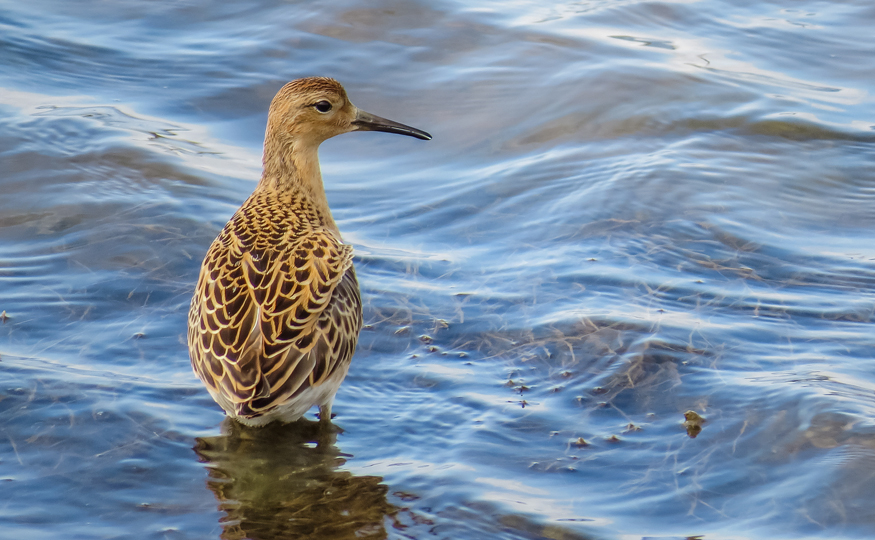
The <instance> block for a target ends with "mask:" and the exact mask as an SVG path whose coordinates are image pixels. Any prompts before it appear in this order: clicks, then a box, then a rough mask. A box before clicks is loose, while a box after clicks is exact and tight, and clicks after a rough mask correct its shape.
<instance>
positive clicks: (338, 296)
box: [188, 77, 431, 425]
mask: <svg viewBox="0 0 875 540" xmlns="http://www.w3.org/2000/svg"><path fill="white" fill-rule="evenodd" d="M368 130H370V131H387V132H391V133H400V134H404V135H411V136H414V137H417V138H420V139H430V138H431V136H430V135H428V134H427V133H425V132H422V131H420V130H417V129H415V128H411V127H409V126H405V125H403V124H398V123H395V122H392V121H389V120H386V119H383V118H380V117H377V116H373V115H370V114H368V113H365V112H364V111H359V110H358V109H356V108H355V106H353V105H352V103H350V102H349V99H348V98H347V97H346V92H345V91H344V90H343V87H341V86H340V84H339V83H337V82H336V81H334V80H333V79H328V78H324V77H313V78H309V79H299V80H297V81H293V82H291V83H289V84H287V85H286V86H285V87H283V89H282V90H280V92H279V93H278V94H277V96H276V97H275V98H274V100H273V102H272V103H271V107H270V111H269V114H268V124H267V130H266V133H265V143H264V172H263V174H262V178H261V181H260V182H259V184H258V186H257V187H256V189H255V191H254V192H253V194H252V195H251V196H250V197H249V199H248V200H247V201H246V202H245V203H243V206H241V207H240V209H239V210H237V212H236V213H235V214H234V216H233V217H232V218H231V220H230V221H228V223H227V224H226V225H225V227H224V229H222V232H221V233H220V234H219V236H218V237H217V238H216V240H215V241H213V244H212V245H211V246H210V248H209V250H208V251H207V254H206V257H205V258H204V262H203V265H202V267H201V272H200V277H199V278H198V283H197V287H196V289H195V294H194V297H193V298H192V302H191V309H190V311H189V327H188V346H189V352H190V355H191V363H192V367H193V369H194V372H195V373H196V374H197V376H198V377H199V378H200V379H201V380H202V381H203V382H204V384H205V385H206V386H207V390H209V392H210V394H211V395H212V396H213V399H215V400H216V402H217V403H218V404H219V405H220V406H221V407H222V408H223V409H224V410H225V411H226V412H227V413H228V414H229V415H230V416H232V417H234V418H236V419H237V420H238V421H240V422H242V423H244V424H247V425H264V424H266V423H268V422H271V421H273V420H281V421H292V420H295V419H297V418H299V417H300V416H301V415H303V414H304V413H305V412H306V411H307V410H309V409H310V408H311V407H312V406H313V405H318V406H319V407H320V414H321V419H322V421H323V422H326V423H327V422H329V421H330V416H331V403H332V401H333V399H334V394H335V393H336V392H337V389H338V387H339V386H340V383H341V382H342V381H343V379H344V377H346V373H347V370H348V369H349V364H350V360H351V359H352V355H353V352H354V351H355V346H356V342H357V340H358V334H359V330H361V326H362V308H361V298H360V295H359V288H358V282H357V281H356V276H355V270H354V269H353V265H352V258H353V254H352V251H353V250H352V247H351V246H349V245H347V244H344V243H343V241H342V239H341V236H340V232H339V231H338V229H337V226H336V225H335V223H334V220H333V219H332V217H331V212H330V210H329V209H328V202H327V200H326V198H325V190H324V188H323V186H322V177H321V173H320V172H319V162H318V156H317V149H318V147H319V144H320V143H321V142H322V141H324V140H325V139H328V138H330V137H333V136H334V135H339V134H341V133H345V132H348V131H368Z"/></svg>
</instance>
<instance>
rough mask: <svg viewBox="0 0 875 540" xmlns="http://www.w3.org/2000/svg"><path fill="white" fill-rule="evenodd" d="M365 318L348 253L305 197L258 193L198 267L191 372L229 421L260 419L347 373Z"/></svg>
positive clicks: (192, 312)
mask: <svg viewBox="0 0 875 540" xmlns="http://www.w3.org/2000/svg"><path fill="white" fill-rule="evenodd" d="M338 290H339V292H338ZM361 317H362V315H361V299H360V297H359V292H358V283H357V282H356V277H355V271H354V270H353V267H352V247H351V246H348V245H345V244H343V243H342V242H341V241H340V239H339V238H337V236H336V234H335V233H333V232H332V231H331V230H329V229H327V228H325V227H323V226H321V225H320V224H319V219H318V216H317V215H316V213H315V211H314V209H313V208H312V207H311V206H310V205H309V204H308V203H307V202H306V201H305V200H303V199H302V198H300V197H296V196H294V195H291V194H274V193H259V192H256V193H254V194H253V195H252V196H251V197H250V198H249V199H248V200H247V201H246V202H245V203H244V204H243V206H242V207H241V208H240V209H239V210H238V211H237V213H236V214H235V215H234V217H233V218H231V220H230V221H229V222H228V223H227V225H225V228H224V229H223V230H222V232H221V233H220V234H219V236H218V238H216V240H215V241H214V242H213V244H212V246H211V247H210V249H209V251H208V252H207V255H206V257H205V259H204V263H203V266H202V267H201V273H200V277H199V279H198V283H197V288H196V290H195V294H194V297H193V298H192V303H191V310H190V312H189V336H188V341H189V350H190V352H191V360H192V366H193V368H194V370H195V373H196V374H197V375H198V377H199V378H200V379H201V380H202V381H203V382H204V383H205V384H206V385H207V388H208V389H209V390H210V393H211V394H212V395H213V396H214V397H216V398H217V401H219V403H220V404H221V405H223V408H226V410H228V412H229V413H231V414H232V415H233V416H237V417H243V419H251V418H256V417H258V416H261V415H262V414H264V413H267V412H270V411H271V410H273V409H275V408H276V407H278V406H280V405H282V404H284V403H285V402H286V401H288V400H289V399H292V398H294V397H295V396H297V395H300V394H301V392H302V391H303V390H305V389H307V388H310V387H316V386H319V385H321V384H323V383H324V382H325V381H326V380H328V379H329V378H330V376H331V375H332V374H335V373H337V372H338V370H340V371H342V372H343V373H344V374H345V372H346V369H347V368H348V365H349V362H350V360H351V358H352V353H353V351H354V350H355V345H356V341H357V339H358V333H359V330H360V329H361V324H362V322H361ZM317 404H318V403H317ZM230 407H233V410H230ZM308 408H309V407H308Z"/></svg>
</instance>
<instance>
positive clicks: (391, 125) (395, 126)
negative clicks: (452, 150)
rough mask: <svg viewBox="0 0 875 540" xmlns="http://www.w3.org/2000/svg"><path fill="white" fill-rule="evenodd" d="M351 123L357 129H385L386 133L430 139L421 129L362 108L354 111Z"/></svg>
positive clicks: (424, 139)
mask: <svg viewBox="0 0 875 540" xmlns="http://www.w3.org/2000/svg"><path fill="white" fill-rule="evenodd" d="M352 125H354V126H355V127H356V130H357V131H385V132H386V133H397V134H398V135H409V136H410V137H416V138H417V139H422V140H423V141H430V140H431V135H429V134H428V133H426V132H424V131H422V130H421V129H416V128H415V127H410V126H405V125H404V124H399V123H398V122H393V121H391V120H387V119H385V118H381V117H379V116H377V115H374V114H371V113H367V112H365V111H362V110H359V111H358V112H357V113H356V115H355V120H353V121H352Z"/></svg>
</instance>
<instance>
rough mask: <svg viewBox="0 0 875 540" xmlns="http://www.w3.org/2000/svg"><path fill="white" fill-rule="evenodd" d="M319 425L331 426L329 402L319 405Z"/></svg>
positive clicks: (323, 426) (323, 427)
mask: <svg viewBox="0 0 875 540" xmlns="http://www.w3.org/2000/svg"><path fill="white" fill-rule="evenodd" d="M319 426H320V427H321V428H322V429H325V428H327V427H330V426H331V403H326V404H325V405H320V406H319Z"/></svg>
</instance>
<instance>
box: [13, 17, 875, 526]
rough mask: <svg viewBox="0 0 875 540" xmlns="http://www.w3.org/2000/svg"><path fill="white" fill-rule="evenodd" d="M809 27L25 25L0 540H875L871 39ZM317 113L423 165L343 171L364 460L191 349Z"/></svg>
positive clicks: (465, 21) (367, 150)
mask: <svg viewBox="0 0 875 540" xmlns="http://www.w3.org/2000/svg"><path fill="white" fill-rule="evenodd" d="M789 5H791V4H786V5H780V4H770V3H763V2H749V3H739V2H718V1H702V2H684V1H678V2H635V1H616V2H607V1H602V2H570V3H564V4H563V3H556V4H548V3H544V2H517V3H512V4H508V3H504V2H480V3H473V4H472V3H453V2H444V3H433V2H422V3H414V2H400V1H393V0H378V1H377V2H361V1H360V2H355V1H346V2H340V3H322V2H320V3H317V2H311V3H301V2H298V3H281V2H275V3H268V2H254V1H252V2H247V1H228V2H126V1H119V2H112V3H103V2H90V3H81V2H61V1H55V2H51V1H46V2H41V1H37V2H26V3H25V2H19V3H12V2H6V3H3V4H2V6H0V192H2V197H0V311H4V312H5V316H3V317H0V318H2V319H3V322H2V324H0V336H2V338H0V411H2V420H0V537H3V538H40V539H69V538H137V539H140V538H156V539H158V538H160V539H165V538H168V539H177V538H191V539H200V538H219V537H222V538H226V539H232V538H233V539H238V538H257V539H259V540H266V539H273V538H302V537H309V538H359V537H366V538H367V537H373V538H383V537H390V538H417V539H418V538H446V539H468V538H484V539H485V538H503V539H534V538H551V539H572V538H573V539H578V538H641V537H645V536H647V537H685V536H693V535H702V536H703V537H704V538H730V537H731V538H800V537H824V538H836V537H847V538H853V537H859V538H868V537H871V535H872V534H873V531H875V360H873V358H875V348H873V345H875V333H873V328H872V320H873V311H875V103H873V96H872V93H873V73H875V41H873V39H872V28H873V27H875V9H873V7H872V5H871V3H870V2H857V3H853V2H845V3H824V2H812V1H805V2H801V3H800V2H796V3H792V9H791V8H789V7H786V6H789ZM305 75H330V76H334V77H335V78H337V79H339V80H340V81H341V82H343V83H344V84H345V86H346V87H347V89H348V91H349V93H350V96H351V98H352V99H353V101H354V103H356V104H357V105H358V106H360V107H362V108H363V109H365V110H368V111H371V112H374V113H376V114H380V115H384V116H387V117H390V118H392V119H394V120H398V121H401V122H405V123H409V124H411V125H414V126H416V127H419V128H422V129H425V130H427V131H429V132H431V133H432V134H433V135H434V140H433V141H430V142H427V143H424V142H422V141H416V140H413V139H408V138H405V137H395V136H390V135H385V134H375V133H367V134H351V135H346V136H343V137H340V138H337V139H333V140H331V141H329V142H327V143H326V144H325V145H323V148H322V153H321V154H322V162H323V173H324V176H325V180H326V185H327V189H328V198H329V201H330V203H331V205H332V209H333V212H334V216H335V218H336V220H337V222H338V224H339V226H340V228H341V230H342V231H343V233H344V235H345V238H346V239H347V240H348V241H349V242H350V243H353V244H354V245H355V246H356V254H357V259H356V267H357V271H358V275H359V280H360V282H361V285H362V292H363V298H364V302H365V319H366V324H367V326H366V328H365V330H364V331H363V333H362V336H361V342H360V346H359V349H358V352H357V354H356V356H355V359H354V362H353V366H352V369H351V371H350V375H349V378H348V379H347V381H346V382H345V384H344V385H343V387H342V388H341V390H340V392H339V394H338V397H337V401H336V403H335V407H334V411H335V412H336V413H337V417H336V418H335V423H336V424H337V425H338V426H340V427H341V428H342V429H343V432H342V433H341V434H340V435H338V436H336V437H331V436H329V435H325V434H322V435H320V434H319V433H318V431H317V430H316V429H315V428H314V427H313V426H312V425H310V424H307V423H299V424H295V425H292V426H271V427H268V428H265V429H263V430H251V429H243V428H240V427H239V426H236V425H234V424H233V423H229V422H228V421H223V417H222V414H221V411H220V410H219V409H218V407H217V406H216V405H215V404H214V403H213V402H212V400H211V399H210V398H209V396H208V395H207V393H206V391H205V390H204V389H203V388H202V387H201V385H200V383H199V382H198V381H197V380H196V379H195V377H194V375H193V374H192V373H191V371H190V368H189V361H188V355H187V350H186V347H185V344H184V341H185V340H184V335H185V325H186V312H187V308H188V302H189V298H190V295H191V292H192V290H193V285H194V282H195V279H196V276H197V271H198V268H199V265H200V262H201V259H202V257H203V255H204V253H205V251H206V248H207V246H208V245H209V243H210V242H211V240H212V239H213V238H214V237H215V235H216V234H217V232H218V231H219V229H220V228H221V226H222V225H223V224H224V222H225V221H226V220H227V219H228V217H229V216H230V215H231V214H232V213H233V211H234V209H235V208H236V207H237V206H238V205H239V204H240V203H241V202H242V201H243V200H244V199H245V198H246V196H247V195H248V193H249V192H250V191H251V190H252V189H253V187H254V185H255V184H254V181H255V180H256V179H257V178H258V174H259V167H260V162H259V160H260V144H261V138H262V135H263V130H264V121H265V115H266V111H267V105H268V103H269V101H270V99H271V97H272V96H273V94H274V93H275V92H276V90H277V89H278V88H279V87H280V86H281V85H282V84H283V83H284V82H286V81H288V80H291V79H294V78H297V77H300V76H305ZM687 411H694V412H695V413H697V414H698V415H701V416H702V417H704V419H705V420H704V423H701V422H695V421H694V422H688V423H687V424H686V425H685V424H684V418H685V417H684V413H686V412H687ZM310 418H311V419H312V418H313V417H312V415H311V416H310ZM697 427H699V428H701V430H700V431H699V430H697ZM693 435H696V436H695V437H694V436H693Z"/></svg>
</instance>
